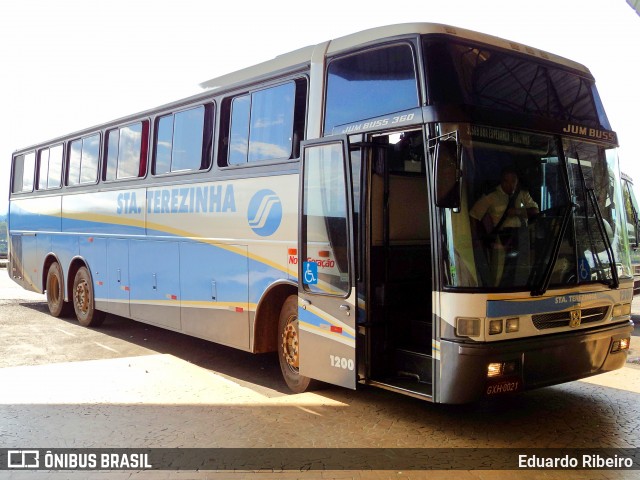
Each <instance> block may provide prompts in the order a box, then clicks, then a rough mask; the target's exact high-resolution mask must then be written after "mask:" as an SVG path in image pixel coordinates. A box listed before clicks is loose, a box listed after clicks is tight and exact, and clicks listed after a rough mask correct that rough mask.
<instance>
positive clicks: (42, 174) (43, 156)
mask: <svg viewBox="0 0 640 480" xmlns="http://www.w3.org/2000/svg"><path fill="white" fill-rule="evenodd" d="M48 176H49V149H48V148H43V149H42V150H40V161H39V167H38V190H44V189H45V188H47V178H48Z"/></svg>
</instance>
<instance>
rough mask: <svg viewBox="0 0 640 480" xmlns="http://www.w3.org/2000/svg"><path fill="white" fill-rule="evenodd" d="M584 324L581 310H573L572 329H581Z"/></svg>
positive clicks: (570, 317)
mask: <svg viewBox="0 0 640 480" xmlns="http://www.w3.org/2000/svg"><path fill="white" fill-rule="evenodd" d="M581 323H582V312H581V311H580V310H571V312H570V313H569V326H570V327H571V328H576V327H579V326H580V324H581Z"/></svg>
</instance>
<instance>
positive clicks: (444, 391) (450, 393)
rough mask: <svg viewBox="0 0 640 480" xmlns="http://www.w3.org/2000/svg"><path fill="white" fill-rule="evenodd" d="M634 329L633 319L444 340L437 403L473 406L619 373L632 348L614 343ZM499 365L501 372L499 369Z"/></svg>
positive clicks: (441, 345) (629, 334)
mask: <svg viewBox="0 0 640 480" xmlns="http://www.w3.org/2000/svg"><path fill="white" fill-rule="evenodd" d="M632 331H633V322H631V321H628V322H624V323H617V324H613V325H606V326H602V327H596V328H591V329H586V330H581V331H572V332H567V333H560V334H551V335H543V336H538V337H529V338H524V339H518V340H509V341H501V342H494V343H463V342H458V341H451V340H442V341H441V342H440V359H441V361H440V380H441V381H440V388H439V392H438V393H437V401H439V402H442V403H468V402H473V401H475V400H478V399H480V398H482V397H485V396H494V395H498V394H504V393H512V392H517V391H523V390H530V389H533V388H540V387H544V386H548V385H555V384H558V383H563V382H569V381H572V380H578V379H580V378H585V377H589V376H592V375H597V374H599V373H604V372H610V371H612V370H617V369H619V368H622V367H623V366H624V364H625V363H626V360H627V354H628V349H623V350H619V351H612V350H615V348H614V345H617V344H616V343H615V342H616V341H619V340H622V339H625V338H629V337H630V336H631V332H632ZM500 365H503V366H505V368H504V371H503V372H502V373H500V372H501V370H500V368H495V367H499V366H500ZM496 372H498V374H496Z"/></svg>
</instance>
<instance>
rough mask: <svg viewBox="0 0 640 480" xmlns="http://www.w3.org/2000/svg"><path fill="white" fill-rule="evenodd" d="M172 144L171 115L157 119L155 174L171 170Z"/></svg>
mask: <svg viewBox="0 0 640 480" xmlns="http://www.w3.org/2000/svg"><path fill="white" fill-rule="evenodd" d="M172 145H173V115H169V116H167V117H162V118H160V120H158V136H157V139H156V168H155V172H154V173H156V174H161V173H169V171H170V170H171V148H172Z"/></svg>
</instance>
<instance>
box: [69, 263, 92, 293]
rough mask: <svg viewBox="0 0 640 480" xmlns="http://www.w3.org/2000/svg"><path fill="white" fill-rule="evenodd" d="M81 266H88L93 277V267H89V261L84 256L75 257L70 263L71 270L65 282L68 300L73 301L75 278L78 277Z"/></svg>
mask: <svg viewBox="0 0 640 480" xmlns="http://www.w3.org/2000/svg"><path fill="white" fill-rule="evenodd" d="M80 267H86V269H87V270H89V275H91V278H92V279H93V274H92V273H91V268H90V267H89V263H88V262H87V261H86V260H85V259H84V258H83V257H73V258H72V259H71V262H70V263H69V270H68V271H67V281H66V282H65V285H64V288H65V294H66V296H67V298H66V299H65V300H66V301H71V299H72V298H73V279H74V278H76V273H78V270H80Z"/></svg>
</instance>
